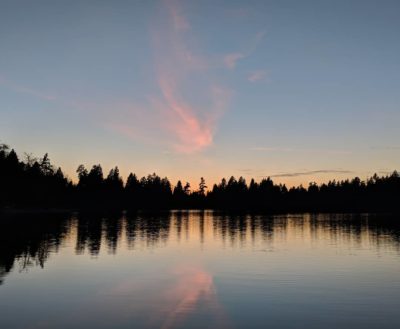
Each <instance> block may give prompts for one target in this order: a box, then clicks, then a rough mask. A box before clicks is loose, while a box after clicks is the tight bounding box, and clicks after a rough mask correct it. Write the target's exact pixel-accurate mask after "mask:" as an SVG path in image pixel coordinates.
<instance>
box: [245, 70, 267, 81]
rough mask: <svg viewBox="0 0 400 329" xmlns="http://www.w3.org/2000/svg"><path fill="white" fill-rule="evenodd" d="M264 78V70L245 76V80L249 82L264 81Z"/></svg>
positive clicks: (265, 74) (265, 73)
mask: <svg viewBox="0 0 400 329" xmlns="http://www.w3.org/2000/svg"><path fill="white" fill-rule="evenodd" d="M266 76H267V72H265V71H264V70H256V71H252V72H250V73H249V75H248V76H247V80H249V81H250V82H257V81H261V80H264V79H265V78H266Z"/></svg>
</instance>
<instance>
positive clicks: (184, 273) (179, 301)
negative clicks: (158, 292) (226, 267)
mask: <svg viewBox="0 0 400 329" xmlns="http://www.w3.org/2000/svg"><path fill="white" fill-rule="evenodd" d="M174 274H175V277H176V282H175V283H174V284H173V285H172V286H171V287H169V288H168V289H167V290H166V293H165V297H166V299H167V304H168V307H167V309H166V317H165V319H164V321H163V324H162V326H161V328H162V329H169V328H175V327H177V326H180V325H182V324H183V323H184V322H185V320H187V318H188V317H190V316H191V315H195V314H196V312H198V311H199V308H200V307H204V306H205V307H206V308H207V314H208V315H209V317H208V319H207V320H211V321H213V322H214V323H213V327H218V328H227V327H228V325H227V324H228V321H227V316H226V314H225V312H224V310H223V308H222V306H221V305H220V303H219V302H218V299H217V294H216V290H215V286H214V281H213V277H212V275H211V274H210V273H208V272H207V271H205V270H204V269H203V268H200V267H196V266H183V267H179V268H177V269H176V270H175V271H174ZM209 324H210V323H207V325H209Z"/></svg>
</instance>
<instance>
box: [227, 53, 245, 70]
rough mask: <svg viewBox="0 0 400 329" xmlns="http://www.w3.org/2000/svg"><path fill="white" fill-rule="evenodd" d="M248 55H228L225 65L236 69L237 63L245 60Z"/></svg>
mask: <svg viewBox="0 0 400 329" xmlns="http://www.w3.org/2000/svg"><path fill="white" fill-rule="evenodd" d="M245 57H246V55H245V54H242V53H232V54H228V55H226V56H225V57H224V63H225V65H226V67H227V68H229V69H234V68H235V67H236V63H237V62H238V61H239V60H240V59H243V58H245Z"/></svg>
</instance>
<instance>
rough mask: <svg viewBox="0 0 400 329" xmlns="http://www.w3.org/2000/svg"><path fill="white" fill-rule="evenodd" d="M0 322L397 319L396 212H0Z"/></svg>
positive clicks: (388, 323)
mask: <svg viewBox="0 0 400 329" xmlns="http://www.w3.org/2000/svg"><path fill="white" fill-rule="evenodd" d="M0 281H1V283H0V328H2V329H3V328H4V329H13V328H24V329H28V328H165V329H166V328H308V329H309V328H324V329H326V328H380V329H382V328H400V218H399V216H397V217H396V216H391V215H374V214H360V215H356V214H291V215H269V216H268V215H230V214H220V213H216V212H213V211H171V212H167V213H161V214H146V213H136V214H108V215H94V214H91V215H88V214H73V215H49V214H47V215H38V214H35V215H27V214H25V215H18V216H17V215H14V216H7V217H3V218H0Z"/></svg>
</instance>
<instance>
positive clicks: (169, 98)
mask: <svg viewBox="0 0 400 329" xmlns="http://www.w3.org/2000/svg"><path fill="white" fill-rule="evenodd" d="M164 4H165V6H166V7H167V12H168V13H169V17H167V23H166V25H165V26H162V24H161V25H159V24H157V28H156V29H154V31H153V43H154V53H155V66H156V74H157V82H158V86H159V88H160V91H161V97H152V104H153V107H154V108H155V109H156V111H158V113H160V117H161V126H162V127H164V128H165V129H166V131H167V132H168V133H169V137H170V140H171V144H172V148H173V149H174V150H175V151H176V152H180V153H194V152H198V151H201V150H204V149H206V148H207V147H209V146H210V145H212V143H213V139H214V134H215V131H216V128H217V123H218V120H219V118H220V117H221V115H222V113H223V112H224V111H225V109H226V107H227V103H228V101H229V92H228V91H225V89H224V88H222V87H216V83H215V82H214V81H213V79H212V78H211V77H210V72H209V70H210V67H211V65H210V64H209V61H208V60H207V59H206V58H202V57H201V56H198V55H196V54H195V53H196V52H195V51H194V46H193V45H194V44H195V41H194V38H193V35H192V33H190V34H189V33H188V32H191V30H190V31H189V27H190V25H189V23H188V20H187V19H186V17H185V16H184V15H183V11H182V9H181V7H180V6H179V3H178V2H177V1H164ZM189 45H190V46H189ZM193 90H196V94H197V95H200V96H201V101H200V102H199V101H198V100H197V101H194V100H193V96H192V94H193Z"/></svg>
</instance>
